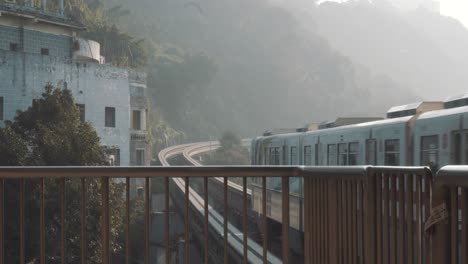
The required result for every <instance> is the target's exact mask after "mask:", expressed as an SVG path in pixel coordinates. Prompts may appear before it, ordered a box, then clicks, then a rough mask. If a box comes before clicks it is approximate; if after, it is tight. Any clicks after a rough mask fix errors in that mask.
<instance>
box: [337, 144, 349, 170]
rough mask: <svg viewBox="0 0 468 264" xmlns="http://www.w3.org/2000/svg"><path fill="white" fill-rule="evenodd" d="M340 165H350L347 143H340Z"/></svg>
mask: <svg viewBox="0 0 468 264" xmlns="http://www.w3.org/2000/svg"><path fill="white" fill-rule="evenodd" d="M338 165H340V166H346V165H348V145H347V144H346V143H341V144H338Z"/></svg>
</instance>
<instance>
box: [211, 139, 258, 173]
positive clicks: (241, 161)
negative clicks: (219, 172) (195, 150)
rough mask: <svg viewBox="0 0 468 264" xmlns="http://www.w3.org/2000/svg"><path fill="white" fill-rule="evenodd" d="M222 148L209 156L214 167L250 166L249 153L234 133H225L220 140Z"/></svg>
mask: <svg viewBox="0 0 468 264" xmlns="http://www.w3.org/2000/svg"><path fill="white" fill-rule="evenodd" d="M219 142H220V147H219V148H218V149H217V150H216V151H215V153H214V154H213V155H209V157H208V163H209V164H212V165H248V164H249V151H248V150H247V148H245V147H244V146H243V145H242V141H241V139H240V138H239V137H238V136H237V135H236V134H234V133H232V132H225V133H224V134H223V136H222V138H221V139H220V140H219Z"/></svg>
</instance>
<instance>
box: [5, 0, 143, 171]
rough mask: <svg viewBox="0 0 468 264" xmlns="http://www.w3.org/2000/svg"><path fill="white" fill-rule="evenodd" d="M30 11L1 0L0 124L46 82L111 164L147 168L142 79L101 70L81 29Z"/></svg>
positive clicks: (96, 50) (96, 49)
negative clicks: (63, 93) (72, 105)
mask: <svg viewBox="0 0 468 264" xmlns="http://www.w3.org/2000/svg"><path fill="white" fill-rule="evenodd" d="M33 2H34V3H33ZM28 3H29V5H28ZM34 4H37V1H23V2H22V3H17V2H16V1H15V0H9V1H3V2H2V1H1V0H0V120H1V121H5V120H13V118H14V116H15V114H16V111H17V110H25V109H27V108H28V107H29V106H31V104H32V101H33V100H34V99H37V98H39V97H41V94H42V93H43V91H44V87H45V86H46V85H47V84H49V83H50V84H52V85H53V86H56V87H59V88H62V89H68V90H70V91H71V92H72V94H73V96H74V98H75V100H76V103H77V104H78V106H79V108H80V111H81V117H82V119H83V120H86V121H87V122H89V123H91V124H92V125H93V127H94V128H95V129H96V131H97V133H98V135H99V137H100V138H101V143H102V145H103V147H104V148H105V149H106V153H107V154H108V157H109V163H110V164H111V165H116V166H143V165H149V163H150V158H151V154H150V146H149V139H148V133H147V130H146V127H147V122H146V120H147V112H148V103H147V101H146V100H147V99H146V98H147V97H146V76H145V74H143V73H139V72H136V71H133V70H129V69H126V68H118V67H114V66H111V65H108V64H105V63H104V61H105V58H103V57H102V56H101V55H100V45H99V43H97V42H95V41H92V40H86V39H81V38H79V37H77V36H78V34H79V32H80V31H82V30H84V29H85V28H84V25H81V24H79V23H77V22H74V21H72V20H70V19H68V18H66V17H64V16H63V9H62V8H60V9H59V10H56V11H55V12H52V11H47V10H46V9H45V6H46V2H45V1H41V2H40V4H39V6H34ZM59 6H60V7H62V6H63V4H60V5H59Z"/></svg>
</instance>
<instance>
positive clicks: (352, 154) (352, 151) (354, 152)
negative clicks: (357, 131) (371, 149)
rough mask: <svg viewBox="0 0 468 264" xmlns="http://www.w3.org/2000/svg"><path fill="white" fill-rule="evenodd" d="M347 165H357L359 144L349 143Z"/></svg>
mask: <svg viewBox="0 0 468 264" xmlns="http://www.w3.org/2000/svg"><path fill="white" fill-rule="evenodd" d="M348 150H349V153H348V165H351V166H352V165H357V164H358V159H359V143H358V142H353V143H349V148H348Z"/></svg>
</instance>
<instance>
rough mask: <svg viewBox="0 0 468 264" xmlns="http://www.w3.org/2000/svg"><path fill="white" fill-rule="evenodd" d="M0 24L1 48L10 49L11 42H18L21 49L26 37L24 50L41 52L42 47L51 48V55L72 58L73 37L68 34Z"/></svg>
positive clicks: (32, 52)
mask: <svg viewBox="0 0 468 264" xmlns="http://www.w3.org/2000/svg"><path fill="white" fill-rule="evenodd" d="M23 31H24V35H23V36H22V33H21V32H22V30H21V29H20V28H17V27H9V26H2V25H0V50H5V51H9V50H10V43H16V44H18V45H19V47H20V49H21V47H22V39H24V52H25V53H30V54H39V55H40V54H41V49H42V48H47V49H49V56H53V57H61V58H66V59H70V57H71V46H72V38H71V37H70V36H66V35H56V34H48V33H43V32H40V31H35V30H30V29H23Z"/></svg>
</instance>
